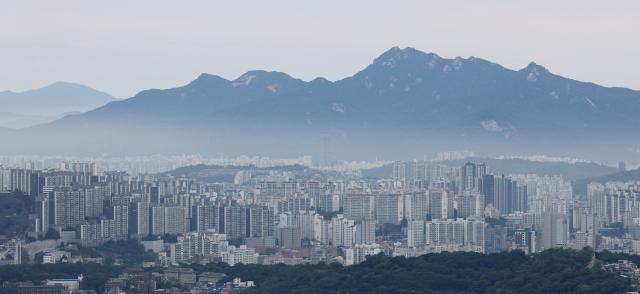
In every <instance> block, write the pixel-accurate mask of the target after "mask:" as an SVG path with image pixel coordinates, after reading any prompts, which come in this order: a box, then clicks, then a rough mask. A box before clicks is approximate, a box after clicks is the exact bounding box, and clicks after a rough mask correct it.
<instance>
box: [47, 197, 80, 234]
mask: <svg viewBox="0 0 640 294" xmlns="http://www.w3.org/2000/svg"><path fill="white" fill-rule="evenodd" d="M52 193H53V197H50V198H49V199H50V200H51V199H52V198H53V201H51V202H50V203H49V208H50V210H51V213H50V218H51V219H53V224H54V225H56V226H60V227H62V228H70V227H74V226H77V225H79V224H80V223H81V222H82V221H84V219H85V194H84V190H72V189H70V188H59V189H56V190H54V191H53V192H52Z"/></svg>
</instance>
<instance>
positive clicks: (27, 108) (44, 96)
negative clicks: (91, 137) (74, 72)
mask: <svg viewBox="0 0 640 294" xmlns="http://www.w3.org/2000/svg"><path fill="white" fill-rule="evenodd" d="M111 101H114V98H113V97H111V95H109V94H107V93H104V92H101V91H98V90H94V89H91V88H89V87H86V86H83V85H80V84H75V83H67V82H56V83H53V84H51V85H48V86H45V87H42V88H39V89H35V90H29V91H24V92H13V91H3V92H0V105H2V108H1V109H0V126H4V127H13V128H21V127H26V126H32V125H37V124H42V123H47V122H51V121H53V120H55V119H59V118H61V117H63V116H66V115H68V114H72V113H81V112H86V111H89V110H92V109H95V108H98V107H100V106H103V105H105V104H107V103H109V102H111Z"/></svg>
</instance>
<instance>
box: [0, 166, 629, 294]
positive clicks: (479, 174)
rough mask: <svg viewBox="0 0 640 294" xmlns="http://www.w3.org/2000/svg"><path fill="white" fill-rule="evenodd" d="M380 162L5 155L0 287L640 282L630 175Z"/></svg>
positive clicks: (403, 288)
mask: <svg viewBox="0 0 640 294" xmlns="http://www.w3.org/2000/svg"><path fill="white" fill-rule="evenodd" d="M5 164H6V163H5ZM620 169H621V170H624V169H625V167H624V165H621V166H620ZM380 171H382V173H381V175H380V176H373V175H372V174H376V173H377V174H380ZM620 172H623V173H624V172H625V171H620ZM376 173H371V172H370V173H368V174H367V173H363V171H362V170H349V171H341V170H329V169H321V168H312V167H310V166H308V165H304V164H302V165H301V164H294V165H261V166H256V165H217V166H208V165H197V166H186V167H181V168H178V169H175V170H172V171H169V172H159V173H131V172H130V171H122V170H108V169H104V168H100V167H98V166H97V164H96V163H95V162H79V161H66V162H60V163H59V165H58V166H56V167H55V168H53V167H43V165H42V163H38V162H32V161H24V162H21V163H19V164H11V165H8V164H7V165H5V166H0V292H1V293H20V294H30V293H33V294H49V293H51V294H54V293H57V294H62V293H110V294H111V293H114V294H116V293H234V292H239V291H243V292H245V291H246V292H248V293H254V292H255V293H283V292H290V293H303V292H304V293H416V292H420V293H569V292H574V293H622V292H631V291H637V290H638V284H639V283H640V269H638V267H637V266H638V263H639V262H640V181H606V182H602V181H600V182H598V181H595V180H594V181H586V182H585V181H583V182H584V187H583V188H575V182H574V183H573V185H572V182H571V180H569V179H567V178H566V177H565V176H563V175H553V174H548V175H541V174H539V173H538V174H536V173H517V174H516V173H513V174H502V173H500V174H499V173H495V172H492V167H491V166H488V165H487V164H484V163H482V162H476V161H467V162H466V163H464V162H463V163H461V164H458V163H455V162H452V161H435V160H434V161H426V160H424V161H419V160H414V161H410V162H404V161H396V162H392V163H389V164H388V165H386V166H385V168H382V169H380V168H379V169H378V170H377V172H376ZM638 180H640V178H639V179H638ZM582 191H584V192H582Z"/></svg>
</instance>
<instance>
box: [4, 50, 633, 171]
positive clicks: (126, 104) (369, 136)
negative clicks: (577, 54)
mask: <svg viewBox="0 0 640 294" xmlns="http://www.w3.org/2000/svg"><path fill="white" fill-rule="evenodd" d="M638 113H640V92H637V91H632V90H629V89H624V88H607V87H602V86H598V85H596V84H592V83H585V82H580V81H575V80H571V79H568V78H564V77H561V76H558V75H555V74H553V73H551V72H549V71H548V70H547V69H546V68H544V67H543V66H540V65H537V64H535V63H531V64H529V65H528V66H527V67H525V68H523V69H521V70H511V69H507V68H504V67H502V66H500V65H498V64H495V63H491V62H489V61H486V60H483V59H480V58H475V57H470V58H460V57H458V58H455V59H446V58H442V57H440V56H438V55H436V54H432V53H424V52H421V51H418V50H415V49H413V48H405V49H400V48H397V47H394V48H392V49H390V50H388V51H387V52H385V53H383V54H382V55H381V56H379V57H378V58H376V59H375V60H374V62H373V63H372V64H371V65H369V66H367V67H366V68H365V69H363V70H362V71H360V72H358V73H356V74H355V75H353V76H351V77H348V78H345V79H342V80H338V81H335V82H331V81H328V80H326V79H323V78H317V79H315V80H313V81H310V82H304V81H301V80H298V79H295V78H292V77H290V76H288V75H287V74H284V73H279V72H266V71H250V72H247V73H246V74H244V75H242V76H240V77H239V78H237V79H235V80H233V81H229V80H226V79H223V78H221V77H218V76H214V75H208V74H202V75H201V76H199V77H198V78H197V79H195V80H194V81H192V82H191V83H189V84H188V85H185V86H183V87H179V88H174V89H167V90H147V91H143V92H140V93H139V94H138V95H136V96H135V97H132V98H130V99H127V100H123V101H117V102H112V103H109V104H107V105H105V106H104V107H101V108H98V109H96V110H93V111H89V112H87V113H84V114H81V115H72V116H67V117H65V118H63V119H60V120H58V121H55V122H53V123H51V124H48V125H43V126H39V127H35V128H31V129H28V130H24V131H20V132H16V133H14V134H13V135H14V136H15V137H16V138H20V140H25V141H31V140H35V139H37V138H40V139H44V140H47V142H48V144H47V145H48V146H47V147H49V148H47V149H48V150H46V151H48V152H53V153H69V152H78V151H82V152H86V153H91V152H93V153H105V152H107V153H128V154H148V153H192V152H201V153H206V154H225V155H236V154H243V153H244V154H264V155H272V156H286V155H299V154H313V155H319V154H325V155H326V154H328V156H330V157H334V158H353V159H356V158H372V157H373V156H384V157H387V158H388V157H396V158H401V157H405V158H410V157H421V156H422V155H423V154H428V153H430V152H433V151H437V150H475V151H477V152H478V153H482V154H486V155H492V154H499V153H510V154H532V153H536V154H538V153H545V154H552V155H569V156H572V157H586V158H595V159H605V158H606V159H617V158H619V157H621V156H625V155H626V156H629V155H632V154H636V156H637V153H633V151H632V150H637V148H638V147H637V146H640V138H638V137H640V136H634V135H633V134H634V132H635V133H637V128H638V127H640V116H639V115H638ZM55 141H58V143H52V142H55ZM61 142H63V143H61ZM10 145H12V144H9V145H8V146H4V147H0V151H3V150H2V149H6V150H5V151H6V152H12V151H15V150H13V149H15V148H14V147H12V146H10ZM23 150H24V149H23ZM32 151H33V152H36V151H38V150H37V148H36V149H34V150H32Z"/></svg>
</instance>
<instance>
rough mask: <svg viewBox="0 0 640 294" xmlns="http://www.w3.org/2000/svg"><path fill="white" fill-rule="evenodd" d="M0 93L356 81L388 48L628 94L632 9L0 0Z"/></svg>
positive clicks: (634, 79) (635, 9)
mask: <svg viewBox="0 0 640 294" xmlns="http://www.w3.org/2000/svg"><path fill="white" fill-rule="evenodd" d="M0 27H1V28H2V29H0V90H18V91H19V90H25V89H31V88H36V87H40V86H43V85H46V84H49V83H52V82H55V81H70V82H78V83H82V84H85V85H88V86H91V87H94V88H96V89H100V90H103V91H106V92H109V93H111V94H112V95H115V96H118V97H130V96H132V95H134V94H135V93H136V92H138V91H140V90H143V89H147V88H169V87H174V86H179V85H183V84H185V83H187V82H188V81H190V80H192V79H194V78H195V77H197V75H198V74H200V73H202V72H207V73H212V74H218V75H220V76H223V77H225V78H229V79H233V78H236V77H237V76H239V75H241V74H242V73H244V72H246V71H247V70H251V69H266V70H278V71H284V72H287V73H289V74H291V75H293V76H295V77H299V78H302V79H305V80H310V79H313V78H314V77H317V76H323V77H326V78H328V79H330V80H335V79H340V78H343V77H346V76H349V75H352V74H354V73H355V72H357V71H358V70H360V69H362V68H364V67H365V66H366V65H368V64H370V63H371V62H372V60H373V59H374V58H375V57H376V56H378V55H379V54H381V53H382V52H384V51H385V50H387V49H388V48H390V47H392V46H396V45H397V46H400V47H407V46H410V47H415V48H417V49H419V50H422V51H427V52H435V53H437V54H439V55H441V56H443V57H456V56H462V57H469V56H477V57H482V58H485V59H488V60H491V61H494V62H497V63H500V64H502V65H504V66H506V67H509V68H513V69H519V68H522V67H524V66H526V65H527V63H529V62H530V61H535V62H537V63H539V64H542V65H544V66H546V67H547V68H549V69H550V70H551V71H553V72H555V73H558V74H561V75H565V76H568V77H572V78H575V79H579V80H585V81H592V82H596V83H601V84H604V85H608V86H625V87H630V88H634V89H640V74H639V73H638V72H639V69H640V57H639V53H640V1H638V0H629V1H603V0H600V1H593V0H581V1H577V0H576V1H550V0H541V1H518V0H511V1H479V0H478V1H476V0H473V1H455V0H454V1H424V0H422V1H375V0H366V1H365V0H363V1H347V0H323V1H302V0H291V1H264V0H263V1H163V0H136V1H131V0H129V1H120V0H111V1H91V0H77V1H65V0H58V1H31V0H19V1H18V0H15V1H6V0H0Z"/></svg>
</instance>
